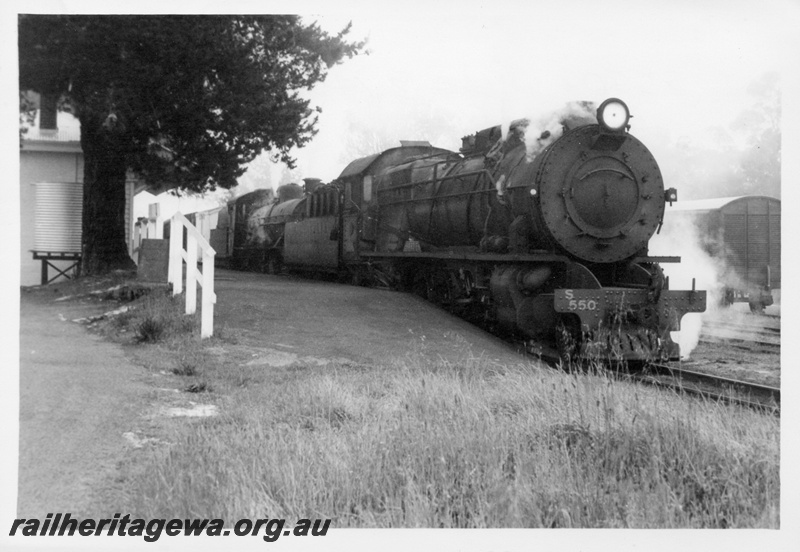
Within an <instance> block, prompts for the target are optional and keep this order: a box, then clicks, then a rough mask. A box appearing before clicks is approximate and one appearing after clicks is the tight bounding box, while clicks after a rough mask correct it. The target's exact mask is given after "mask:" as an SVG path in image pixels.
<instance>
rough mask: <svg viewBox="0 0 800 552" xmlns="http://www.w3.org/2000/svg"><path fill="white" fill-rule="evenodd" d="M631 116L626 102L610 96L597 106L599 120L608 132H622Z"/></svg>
mask: <svg viewBox="0 0 800 552" xmlns="http://www.w3.org/2000/svg"><path fill="white" fill-rule="evenodd" d="M630 118H631V114H630V111H628V106H627V105H625V102H623V101H622V100H618V99H617V98H609V99H607V100H606V101H604V102H603V103H602V104H600V107H598V108H597V120H598V122H599V123H600V125H602V127H603V129H604V130H606V131H607V132H622V131H624V130H625V127H626V126H627V125H628V121H629V120H630Z"/></svg>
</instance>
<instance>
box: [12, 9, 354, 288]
mask: <svg viewBox="0 0 800 552" xmlns="http://www.w3.org/2000/svg"><path fill="white" fill-rule="evenodd" d="M348 31H349V27H348V28H345V29H344V30H342V31H341V32H340V33H338V34H336V35H330V34H328V33H326V32H324V31H322V30H321V29H320V27H319V26H318V25H316V24H311V25H306V24H303V23H302V22H301V20H300V18H299V17H298V16H294V15H268V16H263V15H262V16H259V15H249V16H223V15H220V16H206V15H204V16H191V15H182V16H159V15H153V16H151V15H136V16H131V15H129V16H125V15H114V16H97V15H21V16H20V19H19V51H20V88H21V89H22V90H33V91H36V92H41V93H44V94H50V95H57V96H59V97H60V98H61V100H62V104H63V105H64V106H66V107H67V108H68V109H70V110H71V111H72V112H73V113H74V114H75V116H76V117H77V118H78V119H79V120H80V122H81V145H82V147H83V150H84V156H85V164H86V171H85V175H84V190H85V192H84V221H85V222H86V219H87V215H88V216H89V217H93V216H94V215H95V214H96V213H95V211H96V210H97V209H100V210H102V209H103V208H104V206H103V205H97V199H98V198H100V197H101V196H104V194H105V196H104V197H103V201H104V202H107V201H111V202H112V203H114V202H115V201H114V200H113V198H112V197H111V194H112V192H111V191H109V190H106V189H105V188H109V187H110V188H112V189H113V192H114V193H117V194H124V180H125V174H126V171H127V170H132V171H134V172H135V173H136V174H137V175H138V176H139V177H141V178H143V179H145V180H146V181H147V182H148V183H150V184H151V185H154V186H156V187H164V188H167V187H180V188H184V189H189V190H193V191H204V190H207V189H214V188H215V187H217V186H221V187H223V188H230V187H232V186H234V185H235V184H236V179H237V178H238V177H239V176H240V175H241V174H242V173H243V172H244V167H245V166H246V164H247V163H249V162H250V161H251V160H253V159H254V158H255V157H256V156H257V155H258V154H259V153H262V152H265V151H266V152H269V153H270V155H271V156H272V157H273V158H274V159H276V160H281V161H283V162H285V163H287V164H288V165H290V166H292V165H293V163H294V160H293V159H292V157H291V150H292V148H294V147H301V146H303V145H304V144H306V143H307V142H308V141H309V140H310V139H311V138H312V137H313V135H314V133H315V131H316V130H315V126H316V123H317V111H318V110H315V109H312V108H311V106H310V104H309V101H308V100H307V99H305V98H303V96H302V92H303V91H305V90H310V89H311V88H313V87H314V85H315V84H317V83H319V82H321V81H323V80H324V79H325V77H326V75H327V72H328V70H329V69H330V68H331V67H333V66H334V65H336V64H337V63H339V62H341V61H343V60H344V59H346V58H349V57H352V56H353V55H355V54H357V53H358V52H359V51H360V50H361V48H362V47H363V43H359V42H349V41H348V40H347V39H346V36H347V34H348ZM101 188H102V189H101ZM117 188H119V190H117ZM114 197H117V196H114ZM108 207H109V209H110V208H111V207H112V206H108ZM113 208H114V209H117V210H118V206H116V205H114V206H113ZM106 215H108V216H105V215H102V214H101V218H102V219H103V220H102V224H101V225H100V226H101V227H96V226H97V225H94V226H93V225H92V223H91V221H90V224H89V227H87V226H86V224H85V225H84V265H86V264H87V257H89V258H91V257H94V256H96V254H97V253H99V254H100V255H101V257H102V256H104V255H105V256H106V257H107V258H106V261H105V262H101V263H99V264H97V266H94V267H93V266H91V265H92V263H91V262H90V263H89V265H90V266H89V267H87V268H88V269H89V272H95V271H98V270H103V269H108V268H113V266H107V265H109V263H110V264H111V265H114V264H119V263H123V264H124V259H121V258H120V257H121V254H120V253H119V251H117V252H116V253H112V251H111V250H112V249H116V250H118V249H119V248H120V245H119V244H117V245H116V246H109V247H105V246H104V245H105V244H104V242H106V241H109V239H108V238H107V237H103V234H104V233H105V232H107V231H108V230H110V229H108V228H106V229H104V228H102V226H103V225H118V224H119V221H118V219H119V216H118V214H114V215H113V216H112V215H111V214H108V213H107V214H106ZM123 230H124V228H123ZM99 238H102V239H101V240H100V242H99V243H100V245H101V247H100V249H99V250H98V251H94V250H93V249H92V244H94V243H95V242H97V241H98V239H99ZM87 241H88V244H89V247H90V250H89V251H87V250H86V249H87ZM122 246H124V243H123V244H122ZM125 257H127V255H125ZM95 264H96V263H95Z"/></svg>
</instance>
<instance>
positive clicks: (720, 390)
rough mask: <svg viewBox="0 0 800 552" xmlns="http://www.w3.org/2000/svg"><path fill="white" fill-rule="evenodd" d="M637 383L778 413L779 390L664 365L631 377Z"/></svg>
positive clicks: (657, 365)
mask: <svg viewBox="0 0 800 552" xmlns="http://www.w3.org/2000/svg"><path fill="white" fill-rule="evenodd" d="M632 377H633V379H635V380H636V381H639V382H642V383H645V384H649V385H655V386H659V387H665V388H670V389H674V390H676V391H679V392H682V393H686V394H690V395H697V396H702V397H705V398H707V399H711V400H715V401H722V402H725V403H729V404H738V405H741V406H747V407H750V408H755V409H758V410H763V411H767V412H771V413H774V414H780V403H781V390H780V388H778V387H771V386H767V385H761V384H757V383H752V382H748V381H743V380H737V379H732V378H727V377H722V376H714V375H711V374H706V373H702V372H696V371H694V370H687V369H684V368H680V367H676V366H668V365H666V364H651V365H649V366H648V367H647V368H646V369H644V370H643V371H641V372H638V373H635V374H632Z"/></svg>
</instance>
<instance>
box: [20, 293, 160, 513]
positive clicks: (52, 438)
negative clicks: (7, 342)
mask: <svg viewBox="0 0 800 552" xmlns="http://www.w3.org/2000/svg"><path fill="white" fill-rule="evenodd" d="M99 312H103V308H102V306H101V307H98V306H97V305H92V306H85V305H80V304H68V303H66V302H65V303H44V302H42V301H39V300H35V299H30V298H26V296H25V295H24V294H23V296H22V299H21V305H20V313H21V325H20V440H19V460H20V462H19V495H18V500H17V507H18V515H19V516H20V517H25V518H30V517H40V518H44V517H45V516H46V515H47V513H50V512H70V513H72V514H73V515H74V514H79V515H92V514H95V515H102V516H103V517H107V516H109V515H113V512H111V513H109V511H108V510H106V511H98V510H97V508H98V507H99V506H101V505H102V500H101V498H102V495H104V494H105V492H104V491H106V490H107V489H108V485H111V484H113V480H114V474H115V472H116V467H117V464H118V462H120V461H121V460H123V459H124V457H125V452H126V443H125V440H124V438H123V435H122V434H123V433H124V432H125V431H127V429H126V428H127V427H128V426H129V424H130V422H131V420H133V419H136V418H137V417H138V415H139V407H140V405H141V403H142V402H143V401H144V399H145V394H146V393H147V392H148V390H149V389H150V388H149V386H148V385H147V383H146V381H145V377H146V376H145V372H144V370H143V369H142V368H141V367H138V366H134V365H133V364H130V363H129V362H128V361H127V360H126V358H125V356H124V354H123V352H122V349H121V348H120V347H119V346H118V345H114V344H112V343H108V342H104V341H103V340H101V339H100V338H99V337H97V336H94V335H92V334H90V333H89V332H87V331H86V330H85V328H83V327H82V326H81V325H80V324H75V323H73V322H71V320H72V319H75V318H80V317H83V316H88V315H91V314H97V313H99ZM62 319H64V320H62Z"/></svg>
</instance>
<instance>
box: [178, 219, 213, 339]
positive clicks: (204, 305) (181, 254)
mask: <svg viewBox="0 0 800 552" xmlns="http://www.w3.org/2000/svg"><path fill="white" fill-rule="evenodd" d="M169 228H170V229H169V238H170V239H169V276H168V280H169V282H170V283H171V284H172V294H173V295H178V294H179V293H181V292H182V291H183V261H184V260H185V261H186V314H193V313H194V312H195V311H196V310H197V285H198V284H200V286H201V287H202V291H203V295H202V299H201V303H200V310H201V312H200V337H201V338H206V337H211V336H212V335H213V334H214V303H216V302H217V296H216V294H215V293H214V256H215V255H216V252H215V251H214V249H213V248H212V247H211V244H209V243H208V240H207V239H206V238H205V237H203V235H202V234H201V233H200V231H199V230H198V229H197V228H196V227H195V226H194V225H193V224H192V223H191V222H189V221H188V220H187V219H186V217H184V216H183V215H182V214H181V213H175V215H174V216H173V217H172V218H171V219H170V226H169ZM184 228H185V229H186V249H184V248H183V232H184ZM198 248H199V249H200V253H201V255H202V263H203V264H202V268H201V270H202V273H199V272H198V270H197V252H198Z"/></svg>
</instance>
